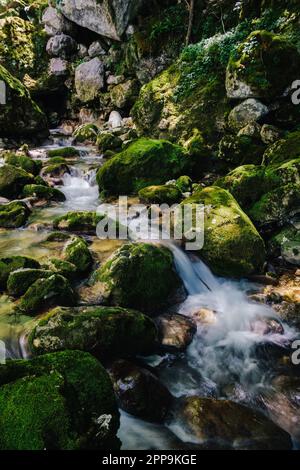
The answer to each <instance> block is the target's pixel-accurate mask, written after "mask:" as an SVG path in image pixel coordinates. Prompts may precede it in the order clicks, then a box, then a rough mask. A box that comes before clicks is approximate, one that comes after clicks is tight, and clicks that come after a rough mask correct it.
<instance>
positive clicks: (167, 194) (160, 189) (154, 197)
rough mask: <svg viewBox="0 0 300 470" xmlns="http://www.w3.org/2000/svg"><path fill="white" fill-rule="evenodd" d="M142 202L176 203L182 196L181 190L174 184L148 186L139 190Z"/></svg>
mask: <svg viewBox="0 0 300 470" xmlns="http://www.w3.org/2000/svg"><path fill="white" fill-rule="evenodd" d="M138 194H139V198H140V200H141V202H144V203H146V204H169V205H171V204H175V203H176V202H179V201H180V200H181V198H182V196H181V192H180V190H179V189H178V188H177V186H175V185H173V184H168V185H166V184H165V185H161V186H147V187H146V188H143V189H141V190H140V191H139V193H138Z"/></svg>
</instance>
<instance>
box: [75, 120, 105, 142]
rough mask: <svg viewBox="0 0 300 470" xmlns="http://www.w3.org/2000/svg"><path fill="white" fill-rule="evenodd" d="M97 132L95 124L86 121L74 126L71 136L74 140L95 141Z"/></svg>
mask: <svg viewBox="0 0 300 470" xmlns="http://www.w3.org/2000/svg"><path fill="white" fill-rule="evenodd" d="M98 133H99V128H98V126H96V125H95V124H91V123H87V124H81V126H79V127H76V129H75V131H74V132H73V137H75V140H76V142H92V143H95V142H96V140H97V136H98Z"/></svg>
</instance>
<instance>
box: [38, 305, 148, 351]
mask: <svg viewBox="0 0 300 470" xmlns="http://www.w3.org/2000/svg"><path fill="white" fill-rule="evenodd" d="M155 340H156V327H155V325H154V323H153V322H152V321H151V319H150V318H148V317H146V316H145V315H143V314H142V313H140V312H138V311H135V310H126V309H124V308H119V307H77V308H62V307H57V308H55V309H54V310H52V311H51V312H49V313H48V314H47V315H46V316H45V317H43V318H42V319H41V320H39V321H38V323H37V325H36V326H35V327H34V328H33V330H32V332H31V333H30V336H29V346H30V349H31V351H32V353H33V354H44V353H46V352H53V351H59V350H63V349H78V350H83V351H89V352H91V353H92V354H94V355H96V356H100V357H103V356H107V357H110V358H111V357H112V356H118V355H123V356H127V355H131V354H139V353H146V352H151V351H152V350H153V348H154V343H155Z"/></svg>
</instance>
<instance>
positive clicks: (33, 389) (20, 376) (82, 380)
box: [0, 351, 119, 450]
mask: <svg viewBox="0 0 300 470" xmlns="http://www.w3.org/2000/svg"><path fill="white" fill-rule="evenodd" d="M0 385H1V387H0V414H1V418H0V449H2V450H8V449H9V450H45V449H46V450H71V449H73V450H79V449H95V450H96V449H97V450H99V449H103V450H104V449H106V448H110V449H111V448H112V449H115V448H118V440H117V439H116V432H117V429H118V426H119V412H118V408H117V404H116V400H115V397H114V393H113V388H112V384H111V381H110V379H109V376H108V374H107V372H106V371H105V369H104V368H103V367H102V366H101V364H100V363H99V362H98V361H97V360H96V359H95V358H93V357H92V356H91V355H90V354H88V353H84V352H81V351H64V352H60V353H55V354H46V355H44V356H41V357H38V358H33V359H31V360H30V361H28V360H17V361H9V362H8V363H7V364H6V365H1V366H0ZM107 418H108V419H107Z"/></svg>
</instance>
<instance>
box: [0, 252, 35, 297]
mask: <svg viewBox="0 0 300 470" xmlns="http://www.w3.org/2000/svg"><path fill="white" fill-rule="evenodd" d="M23 268H32V269H39V268H40V263H39V262H38V261H36V260H35V259H32V258H29V257H28V256H11V257H7V258H0V289H1V290H5V289H6V283H7V279H8V277H9V275H10V273H12V272H13V271H16V270H17V269H23Z"/></svg>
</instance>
